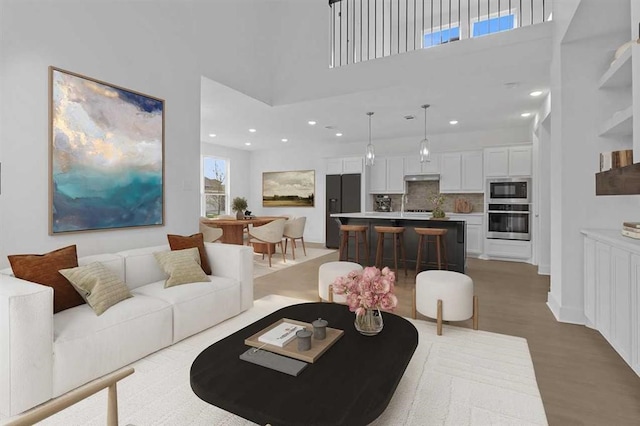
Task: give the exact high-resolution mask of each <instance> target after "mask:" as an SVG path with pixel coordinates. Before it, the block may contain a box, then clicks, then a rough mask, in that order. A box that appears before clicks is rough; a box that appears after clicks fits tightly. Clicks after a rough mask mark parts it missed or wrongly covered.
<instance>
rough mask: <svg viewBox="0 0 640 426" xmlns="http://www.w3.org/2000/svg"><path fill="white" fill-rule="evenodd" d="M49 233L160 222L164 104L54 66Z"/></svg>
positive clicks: (51, 105) (52, 76)
mask: <svg viewBox="0 0 640 426" xmlns="http://www.w3.org/2000/svg"><path fill="white" fill-rule="evenodd" d="M49 81H50V89H49V90H50V97H51V99H50V102H51V103H50V119H51V120H50V121H51V123H50V124H51V127H50V138H51V141H50V143H51V146H50V169H51V173H50V185H51V187H50V198H51V200H50V205H51V215H50V216H51V217H50V233H51V234H58V233H64V232H73V231H89V230H100V229H113V228H126V227H136V226H150V225H162V224H163V220H164V202H163V201H164V101H163V100H162V99H157V98H154V97H151V96H148V95H143V94H140V93H137V92H134V91H131V90H127V89H123V88H120V87H116V86H113V85H111V84H108V83H104V82H101V81H98V80H94V79H91V78H88V77H85V76H82V75H79V74H75V73H72V72H69V71H64V70H61V69H58V68H54V67H50V68H49Z"/></svg>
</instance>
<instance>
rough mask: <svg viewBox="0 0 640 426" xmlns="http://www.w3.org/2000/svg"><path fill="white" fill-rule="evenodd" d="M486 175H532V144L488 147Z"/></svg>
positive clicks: (485, 166)
mask: <svg viewBox="0 0 640 426" xmlns="http://www.w3.org/2000/svg"><path fill="white" fill-rule="evenodd" d="M484 172H485V176H486V177H518V176H531V146H528V145H527V146H513V147H497V148H486V149H485V150H484Z"/></svg>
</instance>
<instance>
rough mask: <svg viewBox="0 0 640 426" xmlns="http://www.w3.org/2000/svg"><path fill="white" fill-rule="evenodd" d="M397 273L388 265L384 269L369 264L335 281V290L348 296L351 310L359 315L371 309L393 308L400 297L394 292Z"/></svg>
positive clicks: (387, 309)
mask: <svg viewBox="0 0 640 426" xmlns="http://www.w3.org/2000/svg"><path fill="white" fill-rule="evenodd" d="M395 282H396V274H395V273H394V272H393V271H391V270H390V269H389V268H388V267H386V266H385V267H384V268H383V269H382V270H380V269H378V268H376V267H375V266H367V267H366V268H364V270H361V271H358V270H356V271H351V272H349V274H348V275H347V276H345V277H338V278H336V280H335V281H334V282H333V292H334V293H335V294H344V295H346V297H347V304H348V305H349V310H350V311H351V312H355V313H356V315H357V316H360V315H364V314H365V312H366V311H367V310H369V309H383V310H386V311H391V310H393V309H394V308H395V307H396V306H398V298H397V297H396V296H395V295H394V294H393V292H394V284H395Z"/></svg>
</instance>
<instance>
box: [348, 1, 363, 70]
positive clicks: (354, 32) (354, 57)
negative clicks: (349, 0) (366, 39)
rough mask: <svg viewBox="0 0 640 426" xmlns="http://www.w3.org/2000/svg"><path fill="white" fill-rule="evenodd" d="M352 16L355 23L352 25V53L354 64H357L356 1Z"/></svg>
mask: <svg viewBox="0 0 640 426" xmlns="http://www.w3.org/2000/svg"><path fill="white" fill-rule="evenodd" d="M360 1H362V0H360ZM351 16H352V17H353V21H351V23H352V24H353V25H351V28H353V29H352V30H351V33H352V34H353V38H352V39H351V51H352V52H353V63H354V64H355V63H356V58H357V50H356V0H353V12H351Z"/></svg>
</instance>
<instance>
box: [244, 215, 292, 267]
mask: <svg viewBox="0 0 640 426" xmlns="http://www.w3.org/2000/svg"><path fill="white" fill-rule="evenodd" d="M285 222H286V220H285V219H276V220H274V221H273V222H269V223H267V224H266V225H262V226H252V227H251V228H250V229H249V235H250V236H251V239H250V240H249V242H250V243H251V245H253V244H258V243H263V244H266V245H267V254H268V255H269V267H271V256H272V255H273V252H274V247H275V246H276V245H278V244H279V245H280V251H281V252H282V261H283V262H286V261H287V260H286V259H285V257H284V246H283V245H282V238H283V234H284V224H285ZM263 258H264V253H263Z"/></svg>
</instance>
